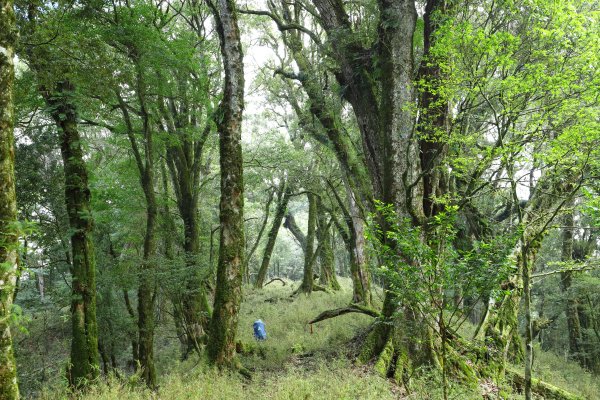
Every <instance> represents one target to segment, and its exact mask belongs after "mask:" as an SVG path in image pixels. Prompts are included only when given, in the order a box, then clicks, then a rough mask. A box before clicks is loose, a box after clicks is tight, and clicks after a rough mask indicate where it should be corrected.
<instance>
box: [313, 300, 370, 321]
mask: <svg viewBox="0 0 600 400" xmlns="http://www.w3.org/2000/svg"><path fill="white" fill-rule="evenodd" d="M349 313H359V314H366V315H369V316H371V317H373V318H379V317H380V316H381V314H380V313H379V312H378V311H375V310H373V309H372V308H370V307H366V306H361V305H360V304H350V305H349V306H348V307H342V308H336V309H334V310H327V311H323V312H322V313H321V314H319V315H318V316H317V317H316V318H315V319H313V320H312V321H310V322H309V324H311V325H312V324H314V323H317V322H321V321H324V320H326V319H330V318H335V317H339V316H340V315H344V314H349Z"/></svg>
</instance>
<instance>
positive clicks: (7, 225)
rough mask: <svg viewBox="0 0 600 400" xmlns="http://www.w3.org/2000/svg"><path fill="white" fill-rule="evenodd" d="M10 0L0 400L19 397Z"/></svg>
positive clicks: (4, 56) (4, 25) (3, 1)
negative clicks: (14, 322) (15, 350)
mask: <svg viewBox="0 0 600 400" xmlns="http://www.w3.org/2000/svg"><path fill="white" fill-rule="evenodd" d="M16 39H17V31H16V28H15V14H14V10H13V2H12V0H0V398H2V399H6V400H16V399H18V398H19V387H18V385H17V366H16V364H15V358H14V355H13V343H12V336H11V332H10V312H11V308H12V302H13V291H14V289H15V282H16V272H17V232H16V228H17V227H16V222H17V198H16V193H15V174H14V165H15V153H14V135H13V128H14V97H13V87H14V49H15V43H16Z"/></svg>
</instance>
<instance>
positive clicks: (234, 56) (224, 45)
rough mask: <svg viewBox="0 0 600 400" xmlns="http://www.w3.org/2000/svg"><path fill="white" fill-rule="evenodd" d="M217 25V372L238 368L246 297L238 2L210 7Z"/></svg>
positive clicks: (213, 330) (212, 355)
mask: <svg viewBox="0 0 600 400" xmlns="http://www.w3.org/2000/svg"><path fill="white" fill-rule="evenodd" d="M209 5H210V7H211V9H212V11H213V15H214V18H215V22H216V27H217V33H218V34H219V41H220V44H221V55H222V59H223V67H224V72H225V82H224V88H223V89H224V92H223V100H222V101H221V104H220V106H219V112H220V117H219V118H218V125H217V129H218V132H219V138H220V140H219V144H220V146H219V154H220V166H221V200H220V203H219V219H220V222H221V235H220V248H219V264H218V267H217V289H216V293H215V302H214V311H213V315H212V319H211V324H210V336H209V342H208V357H209V360H210V361H211V362H212V363H213V364H215V365H217V366H218V367H234V366H236V365H235V358H234V357H235V334H236V330H237V324H238V312H239V307H240V302H241V298H242V273H243V271H242V269H243V265H244V262H243V258H244V247H245V242H244V180H243V159H242V143H241V140H242V138H241V133H242V113H243V110H244V64H243V54H242V45H241V42H240V31H239V28H238V23H237V14H236V11H235V2H234V1H233V0H216V1H214V2H210V3H209Z"/></svg>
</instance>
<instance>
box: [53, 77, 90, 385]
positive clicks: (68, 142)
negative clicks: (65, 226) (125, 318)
mask: <svg viewBox="0 0 600 400" xmlns="http://www.w3.org/2000/svg"><path fill="white" fill-rule="evenodd" d="M74 91H75V88H74V87H73V85H72V84H71V83H70V82H69V81H66V80H64V81H61V82H59V83H57V84H56V86H55V89H54V91H53V92H49V91H45V90H43V93H42V94H43V96H44V99H45V100H46V103H47V104H48V107H49V108H50V110H51V114H52V118H53V119H54V121H55V123H56V125H57V127H58V130H59V133H60V139H61V154H62V160H63V167H64V174H65V202H66V209H67V213H68V215H69V226H70V231H71V251H72V263H71V275H72V280H73V282H72V285H71V286H72V296H71V322H72V340H71V365H70V368H69V374H68V375H69V380H70V384H71V385H72V386H74V387H80V386H83V385H85V384H86V383H88V381H90V380H93V379H95V378H96V377H97V376H98V373H99V353H98V326H97V322H96V279H95V276H96V260H95V253H94V245H93V242H92V235H93V219H92V210H91V205H90V190H89V187H88V176H87V170H86V167H85V162H84V160H83V150H82V148H81V137H80V135H79V131H78V127H77V112H76V109H75V106H74V104H73V101H72V100H71V97H72V96H73V94H74Z"/></svg>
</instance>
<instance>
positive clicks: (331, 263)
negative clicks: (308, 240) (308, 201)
mask: <svg viewBox="0 0 600 400" xmlns="http://www.w3.org/2000/svg"><path fill="white" fill-rule="evenodd" d="M317 214H318V215H317V240H318V241H319V246H318V248H319V254H318V255H319V262H320V273H319V283H320V284H321V285H322V286H323V287H325V288H329V289H332V290H340V289H341V287H340V284H339V282H338V280H337V277H336V275H335V259H334V254H333V247H332V235H331V224H330V223H328V222H327V214H326V213H325V209H324V208H323V201H322V199H321V197H320V196H318V197H317Z"/></svg>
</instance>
